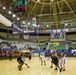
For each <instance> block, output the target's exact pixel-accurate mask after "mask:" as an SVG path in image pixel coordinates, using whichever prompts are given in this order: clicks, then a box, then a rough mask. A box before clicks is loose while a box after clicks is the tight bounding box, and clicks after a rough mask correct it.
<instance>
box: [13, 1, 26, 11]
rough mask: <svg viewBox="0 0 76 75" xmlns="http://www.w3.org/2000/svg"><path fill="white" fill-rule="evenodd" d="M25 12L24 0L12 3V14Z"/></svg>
mask: <svg viewBox="0 0 76 75" xmlns="http://www.w3.org/2000/svg"><path fill="white" fill-rule="evenodd" d="M22 11H25V0H17V1H15V2H14V12H22Z"/></svg>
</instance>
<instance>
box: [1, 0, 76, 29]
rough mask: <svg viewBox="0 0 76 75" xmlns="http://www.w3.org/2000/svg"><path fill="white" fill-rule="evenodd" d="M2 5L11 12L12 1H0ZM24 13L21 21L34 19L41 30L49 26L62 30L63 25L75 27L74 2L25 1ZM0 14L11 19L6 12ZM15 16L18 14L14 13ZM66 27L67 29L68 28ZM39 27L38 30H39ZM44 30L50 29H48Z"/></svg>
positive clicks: (75, 12) (75, 4) (75, 6)
mask: <svg viewBox="0 0 76 75" xmlns="http://www.w3.org/2000/svg"><path fill="white" fill-rule="evenodd" d="M0 1H1V3H2V5H4V6H6V8H7V9H8V10H9V9H10V10H11V11H12V12H13V3H14V0H0ZM25 7H26V11H25V13H24V14H23V15H22V16H21V19H32V18H34V17H35V18H36V20H37V25H40V27H41V28H42V29H44V27H46V25H49V27H51V28H52V29H54V28H57V29H58V28H64V25H65V23H68V25H69V26H70V27H71V25H73V24H74V25H75V23H76V22H75V21H76V0H54V1H51V0H40V2H38V1H37V0H26V5H25ZM0 13H2V14H3V15H5V16H6V17H7V18H8V19H10V20H11V21H12V20H15V21H16V19H12V18H11V16H8V15H7V12H4V11H3V10H0ZM16 15H17V16H19V14H17V13H16ZM69 26H68V27H69ZM40 27H39V28H40ZM49 27H48V28H47V27H46V29H50V28H49Z"/></svg>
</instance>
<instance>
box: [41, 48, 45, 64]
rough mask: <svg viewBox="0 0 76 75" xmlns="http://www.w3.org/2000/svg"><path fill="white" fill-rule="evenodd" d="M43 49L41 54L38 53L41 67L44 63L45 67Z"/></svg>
mask: <svg viewBox="0 0 76 75" xmlns="http://www.w3.org/2000/svg"><path fill="white" fill-rule="evenodd" d="M44 50H45V48H43V50H42V52H41V53H40V60H41V65H43V62H44V65H46V62H45V51H44Z"/></svg>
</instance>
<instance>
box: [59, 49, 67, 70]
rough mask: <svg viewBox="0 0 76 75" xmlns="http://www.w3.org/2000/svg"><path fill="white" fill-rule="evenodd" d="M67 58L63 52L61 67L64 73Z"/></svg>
mask: <svg viewBox="0 0 76 75" xmlns="http://www.w3.org/2000/svg"><path fill="white" fill-rule="evenodd" d="M65 56H66V54H65V53H64V50H62V53H61V59H60V66H61V69H63V71H65Z"/></svg>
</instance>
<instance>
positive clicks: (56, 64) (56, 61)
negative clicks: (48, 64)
mask: <svg viewBox="0 0 76 75" xmlns="http://www.w3.org/2000/svg"><path fill="white" fill-rule="evenodd" d="M53 55H54V57H53V63H54V65H55V67H56V68H55V70H57V68H59V70H60V72H61V70H62V69H61V68H60V66H59V57H58V55H57V53H56V52H55V51H54V52H53Z"/></svg>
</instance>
